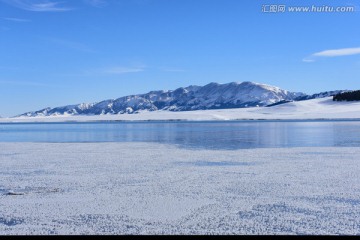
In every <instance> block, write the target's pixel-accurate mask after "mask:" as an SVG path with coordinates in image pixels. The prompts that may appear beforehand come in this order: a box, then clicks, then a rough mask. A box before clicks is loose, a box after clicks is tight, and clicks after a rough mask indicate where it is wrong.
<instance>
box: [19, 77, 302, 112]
mask: <svg viewBox="0 0 360 240" xmlns="http://www.w3.org/2000/svg"><path fill="white" fill-rule="evenodd" d="M305 96H307V95H306V94H304V93H298V92H289V91H286V90H282V89H280V88H278V87H274V86H269V85H266V84H259V83H253V82H242V83H237V82H232V83H227V84H218V83H210V84H208V85H205V86H203V87H200V86H189V87H185V88H178V89H176V90H173V91H152V92H149V93H146V94H139V95H130V96H125V97H121V98H118V99H111V100H105V101H102V102H98V103H91V104H84V103H83V104H78V105H68V106H64V107H56V108H45V109H42V110H39V111H35V112H28V113H24V114H21V115H19V116H17V117H35V116H57V115H103V114H125V113H128V114H131V113H137V112H138V111H141V110H147V111H156V110H168V111H191V110H206V109H226V108H246V107H254V106H267V105H271V104H276V103H278V102H281V101H294V100H296V99H298V98H301V97H305Z"/></svg>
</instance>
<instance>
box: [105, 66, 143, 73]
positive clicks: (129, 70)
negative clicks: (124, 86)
mask: <svg viewBox="0 0 360 240" xmlns="http://www.w3.org/2000/svg"><path fill="white" fill-rule="evenodd" d="M143 71H145V67H144V66H139V67H121V66H119V67H111V68H106V69H103V70H102V72H103V73H105V74H126V73H138V72H143Z"/></svg>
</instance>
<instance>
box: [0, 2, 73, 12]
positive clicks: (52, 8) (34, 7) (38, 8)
mask: <svg viewBox="0 0 360 240" xmlns="http://www.w3.org/2000/svg"><path fill="white" fill-rule="evenodd" d="M0 1H2V2H4V3H7V4H9V5H11V6H14V7H17V8H20V9H22V10H26V11H33V12H65V11H70V10H72V9H71V8H68V7H64V6H62V5H63V2H54V1H48V0H0Z"/></svg>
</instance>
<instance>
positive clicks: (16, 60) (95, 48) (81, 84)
mask: <svg viewBox="0 0 360 240" xmlns="http://www.w3.org/2000/svg"><path fill="white" fill-rule="evenodd" d="M277 4H282V5H283V4H284V5H286V7H289V6H312V5H316V6H323V5H328V6H355V7H356V11H355V12H348V13H324V12H323V13H314V12H313V13H309V12H307V13H304V12H303V13H299V12H298V13H294V12H292V13H291V12H288V11H286V12H285V13H264V12H262V7H263V5H277ZM358 5H360V1H359V0H349V1H343V0H328V1H319V0H317V1H315V0H313V1H309V0H281V1H279V0H71V1H70V0H61V1H52V0H47V1H45V0H0V54H1V57H0V115H1V116H13V115H16V114H20V113H23V112H27V111H32V110H38V109H41V108H45V107H56V106H62V105H68V104H76V103H82V102H96V101H100V100H105V99H110V98H118V97H121V96H124V95H128V94H138V93H145V92H148V91H150V90H160V89H164V90H167V89H175V88H177V87H182V86H188V85H205V84H207V83H210V82H219V83H227V82H233V81H237V82H242V81H254V82H259V83H266V84H270V85H275V86H278V87H281V88H283V89H287V90H290V91H302V92H305V93H315V92H320V91H325V90H335V89H360V27H359V24H360V13H359V12H358V10H359V9H358V8H359V7H358ZM266 9H267V8H266Z"/></svg>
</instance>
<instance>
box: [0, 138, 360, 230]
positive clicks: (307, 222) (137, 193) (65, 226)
mask: <svg viewBox="0 0 360 240" xmlns="http://www.w3.org/2000/svg"><path fill="white" fill-rule="evenodd" d="M359 159H360V148H358V147H353V148H341V147H336V148H333V147H332V148H311V147H310V148H276V149H242V150H231V151H226V150H216V151H215V150H189V149H182V148H177V147H176V146H174V145H164V144H155V143H71V144H70V143H0V164H1V169H0V178H1V182H0V234H12V235H13V234H349V235H353V234H360V218H359V216H360V177H359V176H360V175H359V172H360V164H359Z"/></svg>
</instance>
